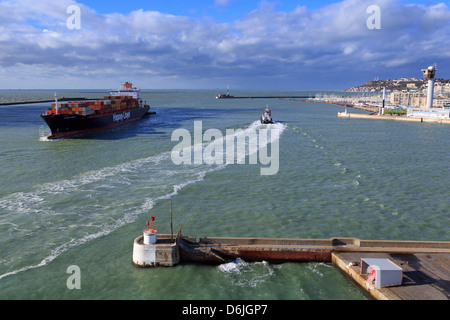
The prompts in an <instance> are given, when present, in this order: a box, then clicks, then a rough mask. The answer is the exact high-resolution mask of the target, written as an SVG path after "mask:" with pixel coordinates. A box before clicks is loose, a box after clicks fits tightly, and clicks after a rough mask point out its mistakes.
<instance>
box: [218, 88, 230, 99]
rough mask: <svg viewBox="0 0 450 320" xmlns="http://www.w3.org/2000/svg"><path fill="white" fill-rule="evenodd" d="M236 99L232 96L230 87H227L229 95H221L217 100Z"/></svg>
mask: <svg viewBox="0 0 450 320" xmlns="http://www.w3.org/2000/svg"><path fill="white" fill-rule="evenodd" d="M233 98H234V97H233V96H231V95H230V87H227V93H219V94H218V95H217V96H216V99H233Z"/></svg>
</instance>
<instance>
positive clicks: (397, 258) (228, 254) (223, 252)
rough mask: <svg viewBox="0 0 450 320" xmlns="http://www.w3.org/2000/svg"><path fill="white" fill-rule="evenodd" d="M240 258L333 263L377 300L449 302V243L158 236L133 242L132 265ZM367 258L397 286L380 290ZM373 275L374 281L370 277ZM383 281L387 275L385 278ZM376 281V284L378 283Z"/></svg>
mask: <svg viewBox="0 0 450 320" xmlns="http://www.w3.org/2000/svg"><path fill="white" fill-rule="evenodd" d="M237 259H242V260H243V261H246V262H260V261H266V262H269V263H286V262H300V263H301V262H324V263H332V264H333V266H335V267H336V268H338V269H339V270H340V271H341V272H342V273H344V274H345V275H346V276H347V277H348V278H349V279H351V280H352V281H353V282H354V283H356V284H357V285H358V286H359V287H360V289H361V290H363V291H365V292H366V293H367V294H368V295H370V296H372V297H373V298H375V299H380V300H385V299H386V300H416V299H420V300H427V299H430V300H441V299H442V300H448V299H449V298H450V242H446V241H383V240H361V239H357V238H339V237H337V238H331V239H273V238H267V239H266V238H234V237H232V238H215V237H203V238H200V239H199V240H198V241H197V239H196V238H195V237H184V236H181V235H180V234H179V235H178V236H177V237H176V238H174V237H173V236H170V235H158V241H157V242H156V244H154V245H145V244H144V242H143V236H140V237H138V238H137V239H136V240H135V242H134V249H133V263H134V264H135V265H136V266H138V267H157V266H165V267H171V266H176V265H177V264H180V263H205V264H212V265H219V264H223V263H230V262H233V261H237ZM365 260H368V261H369V260H370V261H373V260H376V261H382V262H386V263H390V264H392V265H394V266H395V267H396V268H397V269H398V270H397V271H399V272H400V273H401V276H400V283H396V284H395V285H386V286H383V287H381V286H380V285H379V280H380V279H381V277H382V274H383V272H384V271H386V272H387V271H390V270H382V268H379V267H378V266H373V270H377V274H376V275H377V277H375V276H374V275H373V274H374V272H373V271H372V275H371V274H367V273H366V269H367V268H364V267H363V264H364V261H365ZM371 276H372V278H371ZM384 278H386V276H385V277H384ZM376 279H378V282H377V281H376Z"/></svg>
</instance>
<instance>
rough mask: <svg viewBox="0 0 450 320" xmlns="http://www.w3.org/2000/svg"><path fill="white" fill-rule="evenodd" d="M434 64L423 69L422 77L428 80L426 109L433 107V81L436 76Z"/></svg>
mask: <svg viewBox="0 0 450 320" xmlns="http://www.w3.org/2000/svg"><path fill="white" fill-rule="evenodd" d="M436 71H437V69H436V64H435V65H433V66H430V67H428V69H423V70H422V72H423V77H424V78H425V79H427V80H428V96H427V109H431V108H433V95H434V81H435V76H436Z"/></svg>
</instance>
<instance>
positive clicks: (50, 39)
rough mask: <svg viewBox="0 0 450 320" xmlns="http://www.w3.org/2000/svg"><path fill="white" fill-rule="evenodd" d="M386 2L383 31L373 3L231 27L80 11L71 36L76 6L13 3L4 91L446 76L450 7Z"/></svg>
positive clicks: (254, 18)
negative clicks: (372, 26)
mask: <svg viewBox="0 0 450 320" xmlns="http://www.w3.org/2000/svg"><path fill="white" fill-rule="evenodd" d="M377 2H378V5H379V6H380V8H381V18H382V25H381V26H382V29H381V30H369V29H368V28H367V26H366V20H367V18H368V17H369V15H368V14H367V12H366V9H367V7H368V6H369V5H371V4H373V0H367V1H356V0H346V1H342V2H338V3H335V4H332V5H329V6H325V7H322V8H320V9H317V10H309V9H308V8H307V7H305V6H298V7H297V8H295V9H294V10H293V11H290V12H283V11H277V10H276V9H275V6H274V4H273V3H268V2H262V4H261V5H260V7H259V8H258V9H256V10H254V11H252V12H249V13H248V14H247V15H245V16H244V17H242V18H241V19H239V20H236V21H230V22H228V23H217V22H215V21H213V20H211V19H208V18H196V19H194V18H190V17H186V16H174V15H169V14H163V13H160V12H157V11H143V10H137V11H133V12H131V13H129V14H119V13H116V14H98V13H96V12H95V11H94V10H92V9H90V8H88V7H86V6H83V5H80V4H78V5H79V6H80V7H81V13H82V24H81V29H80V30H69V29H68V28H67V26H66V20H67V18H68V16H69V15H68V14H67V13H66V9H67V7H68V6H69V5H71V4H76V2H75V1H69V0H62V1H57V2H54V1H50V0H43V1H39V2H35V1H27V0H21V1H3V2H1V3H0V31H4V32H1V33H0V34H1V36H0V46H1V48H2V50H1V51H0V67H1V68H2V70H4V71H5V72H6V73H7V74H2V75H0V81H2V80H3V81H2V82H0V87H6V84H5V82H4V81H6V79H8V81H9V82H10V83H14V84H15V85H16V86H17V87H20V86H22V87H26V86H30V85H33V84H34V85H36V83H37V84H39V85H40V86H43V87H44V86H50V87H51V86H56V85H59V84H60V83H62V84H64V85H65V86H67V85H68V83H67V82H64V81H69V79H70V81H72V82H71V86H72V87H76V86H77V85H78V86H83V85H80V84H78V83H91V82H92V83H94V82H95V83H98V85H97V86H98V87H99V86H104V87H110V86H114V85H115V83H117V81H119V80H116V79H124V78H125V79H126V78H128V77H131V78H133V79H134V78H136V79H139V80H140V81H142V82H144V83H140V86H141V87H143V86H147V87H149V88H150V87H156V86H158V87H162V86H171V87H174V86H178V87H189V86H197V87H198V86H209V87H211V86H212V87H216V86H222V85H223V83H230V82H229V81H230V80H231V81H233V82H234V83H237V84H241V85H243V86H244V85H248V84H249V83H251V84H252V85H253V86H254V87H258V86H261V87H263V86H265V87H275V86H283V85H290V86H295V87H297V88H303V87H306V86H315V87H319V85H320V84H324V83H325V82H326V81H327V80H328V79H330V84H329V85H332V83H331V81H335V79H339V78H343V76H342V75H343V74H344V72H346V70H348V69H349V68H351V69H352V72H353V74H354V77H360V78H361V79H362V80H367V77H369V78H372V77H373V75H379V76H380V77H382V75H383V73H384V72H385V73H386V74H387V73H388V72H390V71H391V69H393V68H397V69H396V72H398V73H408V72H410V74H405V76H410V75H411V76H413V75H416V74H415V73H414V72H415V71H416V69H417V76H420V71H419V70H420V69H421V68H422V67H423V66H422V65H421V64H423V63H434V62H438V63H439V65H440V70H439V71H440V72H442V73H444V72H445V70H448V67H450V65H448V63H449V62H447V61H448V56H449V52H450V10H449V8H448V7H447V6H446V5H445V4H438V5H435V6H426V5H416V4H414V5H403V4H400V3H398V2H396V1H393V0H392V1H391V0H383V1H377ZM55 3H56V4H55ZM216 4H217V5H219V4H221V5H227V4H229V1H222V2H220V3H219V1H216ZM5 30H7V32H6V31H5ZM430 61H431V62H430ZM447 72H448V71H447ZM31 73H35V77H36V78H39V79H40V81H39V82H37V81H36V80H32V79H33V75H32V74H31ZM37 73H40V74H39V75H38V74H37ZM442 73H441V75H440V77H445V76H448V73H447V75H445V74H442ZM58 77H59V78H64V79H65V80H64V81H63V80H60V81H59V80H57V79H58ZM386 77H388V74H387V76H386ZM271 78H273V79H277V80H276V81H273V82H271ZM26 79H29V80H26ZM42 79H43V80H42ZM55 79H56V81H54V80H55ZM133 79H131V80H133ZM280 79H285V82H283V81H280ZM26 81H28V82H26ZM83 81H84V82H83ZM110 81H111V82H113V81H114V83H111V82H110ZM133 81H134V80H133ZM314 81H315V82H314ZM342 85H343V84H342V81H339V82H338V83H336V86H342ZM344 85H345V84H344Z"/></svg>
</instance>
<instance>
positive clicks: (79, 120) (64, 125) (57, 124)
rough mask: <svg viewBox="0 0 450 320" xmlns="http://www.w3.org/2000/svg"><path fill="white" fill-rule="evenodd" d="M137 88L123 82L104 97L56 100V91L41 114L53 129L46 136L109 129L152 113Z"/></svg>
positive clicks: (59, 137) (76, 134) (59, 136)
mask: <svg viewBox="0 0 450 320" xmlns="http://www.w3.org/2000/svg"><path fill="white" fill-rule="evenodd" d="M139 91H140V90H139V89H138V88H136V87H133V85H132V84H131V83H129V82H126V83H125V84H123V85H122V86H121V88H120V89H119V90H117V91H111V92H110V95H109V96H105V97H104V99H98V100H83V101H69V102H58V98H57V97H56V94H55V103H52V105H51V108H49V109H48V110H47V111H46V112H45V114H41V118H42V119H43V120H44V121H45V123H47V125H48V126H49V128H50V130H51V132H52V134H51V135H50V136H48V139H50V140H56V139H62V138H68V137H73V136H78V135H82V134H86V133H91V132H97V131H103V130H108V129H111V128H115V127H118V126H121V125H124V124H126V123H129V122H132V121H136V120H139V119H141V118H143V117H144V116H146V115H149V114H155V112H150V106H149V105H146V104H144V103H143V101H142V100H141V98H140V97H139Z"/></svg>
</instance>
